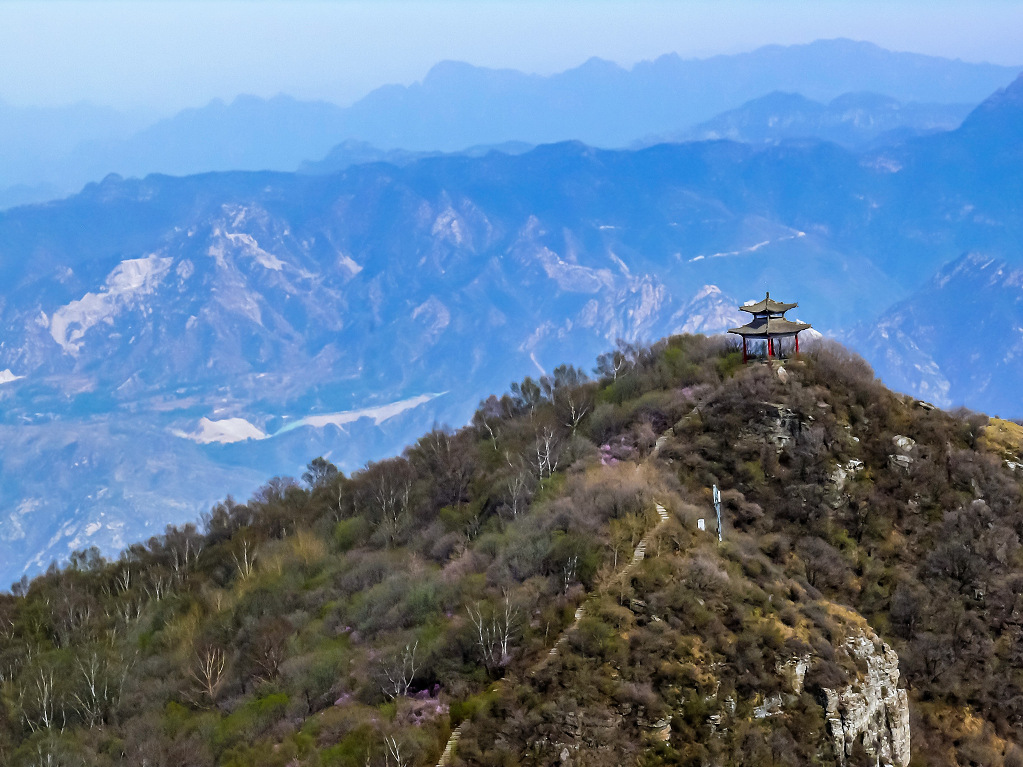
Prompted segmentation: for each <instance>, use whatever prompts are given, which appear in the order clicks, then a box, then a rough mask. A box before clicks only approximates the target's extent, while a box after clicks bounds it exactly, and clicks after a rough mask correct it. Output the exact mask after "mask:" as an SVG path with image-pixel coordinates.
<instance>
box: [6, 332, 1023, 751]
mask: <svg viewBox="0 0 1023 767" xmlns="http://www.w3.org/2000/svg"><path fill="white" fill-rule="evenodd" d="M595 376H596V378H595V380H590V379H589V378H588V376H587V375H585V374H584V373H583V372H581V371H579V370H577V369H574V368H571V367H562V368H558V369H557V370H556V371H554V373H553V374H551V375H549V376H545V377H543V378H542V379H541V380H539V381H534V380H532V379H529V378H527V379H525V380H524V381H522V382H521V383H518V384H515V385H513V386H512V387H511V391H510V393H509V394H506V395H504V396H503V397H500V398H497V397H491V398H489V399H487V400H486V401H485V402H483V403H481V405H480V407H479V409H478V410H477V412H476V414H475V417H474V418H473V421H472V423H471V425H469V426H467V427H465V428H463V429H460V430H457V431H449V430H446V429H441V428H437V429H434V430H433V431H431V432H430V433H428V434H426V435H425V436H423V437H422V438H421V439H420V440H419V441H418V442H416V443H415V444H414V445H411V446H410V447H408V448H407V449H406V450H405V452H404V453H403V454H402V455H401V456H399V457H395V458H391V459H388V460H385V461H381V462H379V463H373V464H370V465H368V466H366V467H365V468H364V469H362V470H360V471H358V472H356V473H354V474H353V475H352V476H345V475H343V474H341V473H339V472H338V471H337V469H336V468H335V467H334V466H333V465H332V464H331V463H330V462H329V461H327V460H324V459H322V458H318V459H316V460H314V461H312V462H311V463H310V464H309V466H308V471H307V472H306V473H305V474H304V475H303V477H302V479H301V481H297V480H292V479H289V478H281V477H277V478H274V479H272V480H270V481H269V482H268V483H267V484H266V485H265V486H264V487H263V488H262V489H261V490H260V491H259V492H258V493H257V494H256V495H255V496H254V497H253V498H252V499H251V500H249V501H248V502H247V503H244V504H241V503H237V502H235V501H234V500H232V499H230V498H228V499H227V500H225V501H224V502H223V503H220V504H218V505H216V506H215V507H214V508H213V509H212V510H211V511H210V512H209V513H208V514H206V515H204V517H203V519H202V521H201V525H200V526H198V527H196V526H191V525H189V526H185V527H182V528H168V529H167V531H166V533H165V534H163V535H161V536H157V537H154V538H151V539H150V540H149V541H146V542H144V543H139V544H136V545H134V546H132V547H130V548H129V549H127V550H126V551H125V552H123V554H122V555H121V556H120V557H119V558H118V559H117V560H116V561H107V560H104V559H103V558H102V557H100V556H99V555H98V553H97V552H96V551H84V552H80V553H78V554H76V555H75V556H73V557H72V559H71V561H70V563H69V564H68V565H67V566H65V567H63V568H58V567H51V568H50V570H49V571H48V572H47V573H46V574H45V575H43V576H40V577H38V578H36V579H34V580H32V581H31V582H29V581H27V580H23V581H22V582H19V583H17V584H15V586H14V588H13V593H12V594H9V595H3V596H0V763H3V764H9V765H52V766H56V765H67V766H71V765H103V766H106V765H132V766H138V767H143V766H145V767H164V766H166V767H192V766H193V765H194V766H196V767H199V766H205V765H228V766H230V767H243V766H244V767H256V766H257V765H258V766H260V767H263V766H265V767H270V766H271V765H274V766H278V767H293V766H303V767H304V766H309V767H313V766H320V767H333V766H337V767H341V766H347V765H352V766H354V765H359V766H360V767H362V766H363V765H367V764H369V765H394V764H399V765H432V764H436V763H437V761H438V759H440V757H441V753H442V751H443V750H444V747H445V743H446V742H447V741H448V738H449V736H450V735H451V733H452V731H453V728H455V727H459V729H458V733H459V734H460V739H459V740H458V743H457V746H456V747H455V748H454V754H453V756H451V760H450V763H451V764H495V765H514V764H523V765H550V764H565V763H568V764H578V765H605V764H606V765H620V764H639V765H775V764H777V765H782V764H784V765H794V764H807V765H828V764H856V765H858V764H875V763H877V757H876V756H874V755H871V749H872V744H871V742H870V740H869V739H860V738H859V737H858V736H857V738H855V739H850V740H849V741H848V744H847V746H848V747H847V748H846V749H840V748H836V745H835V740H834V737H833V732H834V726H835V725H834V723H832V722H829V721H828V716H829V714H828V711H829V708H828V707H829V706H831V705H832V703H831V702H830V701H832V698H833V697H834V691H842V690H847V691H852V692H853V693H855V691H857V690H861V691H862V690H867V689H868V682H869V680H870V679H871V678H872V675H873V676H876V673H875V672H876V668H875V666H874V665H872V664H873V663H874V660H873V659H874V658H880V659H881V660H884V659H885V658H892V657H893V656H890V655H886V652H889V653H890V651H887V649H886V646H885V645H883V644H882V641H881V640H883V642H885V643H887V645H888V646H890V648H892V649H894V651H895V652H896V653H897V655H898V669H899V671H901V680H902V681H901V682H898V685H900V686H901V685H905V686H906V688H907V692H908V701H909V722H910V730H911V732H912V754H913V756H912V764H920V765H923V764H929V765H1020V764H1023V750H1021V746H1023V743H1021V742H1020V741H1021V740H1023V738H1021V735H1020V733H1021V726H1023V664H1021V661H1023V629H1021V624H1023V597H1021V596H1020V594H1021V592H1023V559H1021V557H1023V555H1021V551H1020V534H1021V533H1023V506H1021V503H1020V501H1021V488H1020V481H1019V478H1018V476H1017V475H1016V474H1014V473H1013V472H1014V468H1013V465H1014V463H1013V465H1008V464H1007V460H1008V461H1010V462H1012V458H1013V456H1010V455H1008V454H1007V451H1010V450H1011V449H1012V445H1013V444H1015V443H1013V442H1011V441H1007V440H1006V439H1004V438H1001V437H998V438H995V437H994V435H992V437H987V436H986V435H985V427H986V424H987V419H986V417H984V416H979V415H975V414H971V413H965V412H964V413H954V414H949V413H945V412H943V411H940V410H936V409H933V408H931V407H930V406H928V405H926V404H924V403H918V402H915V401H914V400H911V399H907V398H904V397H902V396H900V395H898V394H895V393H893V392H890V391H888V390H887V389H885V388H884V387H883V386H882V385H881V384H880V383H878V382H877V381H876V380H875V379H874V376H873V373H872V372H871V370H870V369H869V368H868V367H867V366H866V364H865V363H863V362H862V360H860V359H859V358H857V357H855V356H854V355H851V354H850V353H848V352H846V351H845V350H844V349H842V348H841V347H838V346H831V345H822V346H819V347H818V348H817V349H815V350H814V351H812V352H810V353H808V354H805V355H804V356H803V358H802V359H800V360H798V361H792V362H789V363H786V365H785V368H784V371H781V370H779V369H778V368H777V367H774V366H768V365H762V364H755V365H750V366H743V365H742V364H741V355H740V354H739V353H738V352H737V351H736V350H735V349H734V348H732V347H731V346H728V345H727V344H725V343H724V342H723V341H721V340H720V339H707V338H704V337H702V336H676V337H672V338H669V339H667V340H664V341H661V342H658V343H656V344H654V345H653V346H651V347H649V348H632V347H628V346H624V345H622V346H619V348H618V349H616V350H615V351H614V352H611V353H608V354H605V355H603V356H602V357H601V358H600V359H599V360H598V365H597V368H596V370H595ZM1004 428H1005V429H1006V430H1008V431H1009V432H1011V431H1012V429H1011V428H1010V427H1004ZM182 481H187V478H186V477H183V478H182ZM715 484H716V485H718V486H719V487H720V488H721V491H722V500H723V503H722V506H723V516H724V520H725V524H724V541H723V542H722V543H720V544H719V543H718V542H717V538H716V535H715V534H714V532H713V530H714V512H713V508H712V506H711V503H710V501H711V487H712V486H713V485H715ZM658 506H659V507H660V508H661V509H663V511H664V512H665V515H666V517H667V519H666V520H663V517H662V516H661V515H659V514H658ZM699 519H704V520H706V531H700V530H699V529H698V522H697V520H699ZM641 543H642V547H641V548H642V550H643V553H644V556H643V557H638V556H636V549H637V547H639V546H640V544H641ZM857 642H859V645H857ZM857 646H858V647H861V648H866V650H865V652H867V653H868V655H869V656H870V657H869V658H868V659H867V660H866V661H865V660H864V658H865V657H866V656H864V655H863V654H862V653H860V654H857V652H856V651H854V648H855V647H857ZM897 676H898V674H896V675H895V676H891V677H886V679H888V680H889V682H891V680H894V679H896V678H897ZM891 683H892V685H894V684H895V683H894V682H891ZM887 685H888V682H886V686H885V687H884V688H882V689H881V690H880V692H879V693H878V694H879V695H883V696H884V697H885V698H886V699H890V700H891V701H894V702H895V703H894V704H893V705H895V706H896V707H897V704H898V701H899V700H905V697H906V696H905V694H904V693H900V692H899V691H898V690H897V689H889V688H888V686H887ZM829 695H831V696H832V697H829ZM900 696H901V697H900ZM888 711H889V715H890V714H891V707H889V709H888ZM832 713H833V712H832ZM832 718H835V717H834V716H832ZM889 718H890V717H889ZM896 718H897V717H896ZM894 737H895V736H894V734H893V735H892V736H891V738H889V735H888V734H884V733H882V738H881V739H882V740H884V739H885V738H889V740H891V739H892V738H894ZM887 758H890V759H893V758H894V757H890V756H889V757H887ZM907 758H908V757H907Z"/></svg>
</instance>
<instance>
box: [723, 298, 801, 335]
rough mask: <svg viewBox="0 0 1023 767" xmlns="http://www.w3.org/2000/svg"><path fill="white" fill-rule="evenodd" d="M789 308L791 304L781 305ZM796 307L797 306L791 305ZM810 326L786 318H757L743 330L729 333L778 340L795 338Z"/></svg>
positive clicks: (734, 329)
mask: <svg viewBox="0 0 1023 767" xmlns="http://www.w3.org/2000/svg"><path fill="white" fill-rule="evenodd" d="M779 306H789V304H779ZM791 306H795V304H791ZM809 327H810V325H809V324H808V323H806V322H792V321H791V320H787V319H785V318H784V317H756V318H754V319H753V321H752V322H750V323H747V324H746V325H743V326H742V327H741V328H732V329H731V330H729V331H728V332H729V333H735V334H736V335H740V336H744V337H746V338H767V337H768V336H771V337H772V338H778V337H781V336H794V335H795V334H796V333H799V332H800V331H802V330H806V329H807V328H809Z"/></svg>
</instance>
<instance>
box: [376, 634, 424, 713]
mask: <svg viewBox="0 0 1023 767" xmlns="http://www.w3.org/2000/svg"><path fill="white" fill-rule="evenodd" d="M417 647H419V642H418V640H417V641H415V642H413V643H411V644H406V645H405V648H404V649H403V650H402V651H401V653H399V654H398V656H397V657H395V658H394V659H392V661H391V663H389V664H388V665H387V666H386V667H385V668H384V675H385V676H386V677H387V684H386V685H385V686H384V687H383V691H384V695H386V696H387V697H389V698H391V699H394V698H400V697H404V696H405V695H408V691H409V688H411V687H412V681H413V680H414V679H415V677H416V671H417V670H418V666H416V648H417Z"/></svg>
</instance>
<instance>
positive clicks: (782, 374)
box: [778, 368, 789, 383]
mask: <svg viewBox="0 0 1023 767" xmlns="http://www.w3.org/2000/svg"><path fill="white" fill-rule="evenodd" d="M778 380H779V381H781V382H782V383H788V382H789V371H787V370H786V369H785V368H778Z"/></svg>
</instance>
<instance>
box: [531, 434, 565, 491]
mask: <svg viewBox="0 0 1023 767" xmlns="http://www.w3.org/2000/svg"><path fill="white" fill-rule="evenodd" d="M560 448H561V440H560V439H559V438H558V435H557V432H555V431H554V429H553V428H551V427H550V426H543V427H542V428H541V429H539V430H538V431H537V433H536V442H535V443H534V452H535V455H536V460H535V461H534V463H533V468H534V469H535V470H536V475H537V478H538V479H541V480H543V479H545V478H547V477H550V476H551V475H552V474H554V472H555V471H557V469H558V458H559V454H560V452H561V451H560Z"/></svg>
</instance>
